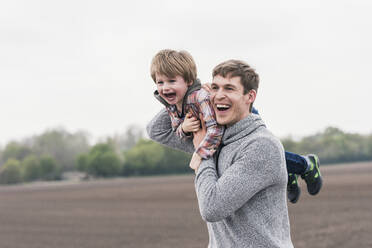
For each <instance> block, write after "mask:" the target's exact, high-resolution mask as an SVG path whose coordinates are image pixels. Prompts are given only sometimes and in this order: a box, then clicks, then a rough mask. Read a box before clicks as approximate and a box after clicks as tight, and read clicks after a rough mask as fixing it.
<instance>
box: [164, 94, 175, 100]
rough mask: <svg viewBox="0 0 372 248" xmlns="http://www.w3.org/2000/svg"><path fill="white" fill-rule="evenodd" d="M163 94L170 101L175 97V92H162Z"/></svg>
mask: <svg viewBox="0 0 372 248" xmlns="http://www.w3.org/2000/svg"><path fill="white" fill-rule="evenodd" d="M164 96H165V98H166V99H167V100H169V101H172V100H174V99H175V98H176V93H175V92H173V93H164Z"/></svg>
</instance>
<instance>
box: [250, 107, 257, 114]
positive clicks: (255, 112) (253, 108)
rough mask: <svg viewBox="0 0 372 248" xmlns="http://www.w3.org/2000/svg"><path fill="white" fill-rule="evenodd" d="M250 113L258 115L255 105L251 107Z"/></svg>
mask: <svg viewBox="0 0 372 248" xmlns="http://www.w3.org/2000/svg"><path fill="white" fill-rule="evenodd" d="M252 113H253V114H256V115H259V113H258V110H257V109H256V108H255V107H252Z"/></svg>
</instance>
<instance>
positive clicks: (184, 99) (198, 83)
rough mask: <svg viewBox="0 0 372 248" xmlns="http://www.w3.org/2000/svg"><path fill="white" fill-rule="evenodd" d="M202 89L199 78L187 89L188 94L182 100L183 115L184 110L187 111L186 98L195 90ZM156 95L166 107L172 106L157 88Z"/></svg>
mask: <svg viewBox="0 0 372 248" xmlns="http://www.w3.org/2000/svg"><path fill="white" fill-rule="evenodd" d="M200 89H201V83H200V80H199V79H198V78H197V79H196V80H195V81H194V83H193V84H192V85H191V86H190V87H189V88H188V89H187V91H186V94H185V96H184V97H183V100H182V113H181V116H183V115H184V112H185V107H186V99H187V97H188V96H189V95H190V94H191V93H192V92H194V91H197V90H200ZM154 96H155V98H156V99H158V101H159V102H161V103H162V104H163V105H164V106H165V107H169V106H171V105H170V104H169V103H167V101H165V100H164V98H162V97H161V96H160V94H159V92H158V91H157V90H155V92H154Z"/></svg>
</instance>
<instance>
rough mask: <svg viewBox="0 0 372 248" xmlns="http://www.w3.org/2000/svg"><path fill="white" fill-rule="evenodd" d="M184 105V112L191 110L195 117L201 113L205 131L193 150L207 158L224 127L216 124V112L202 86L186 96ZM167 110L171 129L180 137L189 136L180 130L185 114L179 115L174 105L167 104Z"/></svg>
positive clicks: (212, 152)
mask: <svg viewBox="0 0 372 248" xmlns="http://www.w3.org/2000/svg"><path fill="white" fill-rule="evenodd" d="M184 105H185V112H184V113H188V112H191V113H192V115H193V116H194V117H196V118H197V119H199V113H201V114H202V115H203V119H204V122H205V126H206V128H207V133H206V135H205V137H204V139H203V140H202V142H201V143H200V145H199V147H198V148H197V149H196V151H195V152H196V153H197V154H199V155H200V157H202V158H204V159H208V158H210V157H212V156H213V154H214V152H215V151H216V150H217V148H218V146H219V145H220V143H221V139H222V135H223V132H224V128H223V127H222V126H220V125H217V121H216V114H215V112H214V110H213V107H212V103H211V101H210V95H209V92H208V91H206V90H205V89H203V88H202V89H200V90H197V91H194V92H192V93H191V94H190V95H188V96H187V99H186V104H184ZM167 110H168V113H169V116H170V118H171V121H172V129H173V131H175V132H176V133H177V135H178V136H179V137H180V138H182V139H185V138H191V137H192V135H191V134H190V135H187V134H185V133H184V132H183V131H182V127H181V126H182V125H181V124H182V122H183V120H184V118H185V116H182V117H181V116H179V113H178V111H177V107H176V106H175V105H170V106H168V107H167Z"/></svg>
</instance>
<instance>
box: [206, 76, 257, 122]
mask: <svg viewBox="0 0 372 248" xmlns="http://www.w3.org/2000/svg"><path fill="white" fill-rule="evenodd" d="M243 92H244V88H243V85H242V84H241V83H240V77H231V78H224V77H222V76H220V75H217V76H215V77H214V78H213V82H212V85H211V100H212V105H213V108H214V111H215V112H216V119H217V123H218V124H220V125H228V126H231V125H233V124H235V123H237V122H238V121H240V120H242V119H244V118H245V117H247V116H248V115H249V106H250V104H251V103H252V102H253V101H252V99H251V95H250V94H248V93H247V94H245V95H244V94H243ZM253 100H254V99H253Z"/></svg>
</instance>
